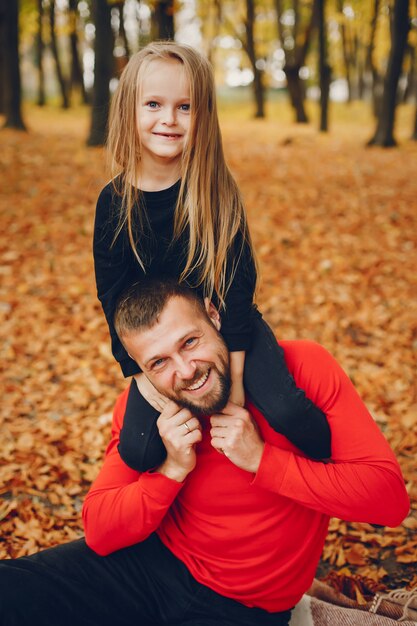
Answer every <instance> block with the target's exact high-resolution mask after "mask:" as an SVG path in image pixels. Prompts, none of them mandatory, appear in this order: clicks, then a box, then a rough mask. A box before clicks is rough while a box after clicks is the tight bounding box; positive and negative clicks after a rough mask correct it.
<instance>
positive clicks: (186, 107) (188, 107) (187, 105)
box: [179, 104, 190, 111]
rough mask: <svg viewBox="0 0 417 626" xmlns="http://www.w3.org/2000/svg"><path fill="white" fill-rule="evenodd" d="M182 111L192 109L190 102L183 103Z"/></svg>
mask: <svg viewBox="0 0 417 626" xmlns="http://www.w3.org/2000/svg"><path fill="white" fill-rule="evenodd" d="M179 108H180V109H181V111H189V110H190V105H189V104H181V105H180V107H179Z"/></svg>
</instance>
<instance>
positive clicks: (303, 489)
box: [253, 341, 409, 526]
mask: <svg viewBox="0 0 417 626" xmlns="http://www.w3.org/2000/svg"><path fill="white" fill-rule="evenodd" d="M281 345H282V347H283V348H284V351H285V358H286V360H287V363H288V366H289V369H290V371H291V372H292V374H293V376H294V378H295V381H296V383H297V385H299V386H300V387H302V388H303V389H305V391H306V393H307V395H308V396H309V397H310V398H311V399H312V400H313V402H315V403H316V405H317V406H319V407H320V408H321V409H322V410H323V411H324V412H325V413H326V415H327V417H328V420H329V424H330V428H331V432H332V460H333V462H332V463H328V464H324V463H317V462H315V461H311V460H310V459H307V458H304V457H302V456H298V455H297V454H294V453H293V452H291V451H289V450H283V449H281V448H279V447H277V446H274V445H271V444H269V443H266V444H265V448H264V451H263V455H262V459H261V462H260V465H259V468H258V471H257V473H256V476H255V478H254V481H253V485H254V486H257V487H261V488H264V489H269V490H271V491H275V492H276V493H279V494H280V495H283V496H286V497H288V498H291V499H293V500H296V501H297V502H299V503H301V504H303V505H305V506H307V507H310V508H312V509H315V510H317V511H320V512H322V513H325V514H326V515H330V516H334V517H339V518H342V519H345V520H348V521H358V522H369V523H373V524H381V525H387V526H397V525H398V524H400V523H401V522H402V520H403V519H404V517H405V516H406V515H407V513H408V510H409V499H408V495H407V492H406V489H405V485H404V479H403V477H402V474H401V470H400V468H399V465H398V462H397V460H396V458H395V456H394V453H393V452H392V450H391V448H390V446H389V445H388V443H387V441H386V440H385V438H384V436H383V435H382V433H381V432H380V430H379V428H378V426H377V425H376V423H375V422H374V420H373V419H372V417H371V415H370V414H369V411H368V410H367V408H366V407H365V405H364V403H363V402H362V400H361V398H360V397H359V395H358V393H357V392H356V390H355V388H354V386H353V384H352V383H351V381H350V380H349V378H348V376H347V375H346V374H345V373H344V371H343V370H342V368H341V367H340V366H339V365H338V363H337V362H336V360H335V359H334V358H333V357H332V356H331V355H330V354H329V353H328V352H327V351H326V350H325V349H324V348H323V347H321V346H320V345H318V344H315V343H313V342H304V341H298V342H297V341H295V342H283V343H282V344H281Z"/></svg>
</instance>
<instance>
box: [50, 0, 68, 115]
mask: <svg viewBox="0 0 417 626" xmlns="http://www.w3.org/2000/svg"><path fill="white" fill-rule="evenodd" d="M49 26H50V31H51V50H52V55H53V57H54V59H55V69H56V77H57V80H58V85H59V88H60V91H61V96H62V107H63V108H64V109H68V107H69V97H68V85H67V81H66V80H65V78H64V74H63V72H62V65H61V59H60V56H59V51H58V41H57V37H56V31H55V0H50V5H49Z"/></svg>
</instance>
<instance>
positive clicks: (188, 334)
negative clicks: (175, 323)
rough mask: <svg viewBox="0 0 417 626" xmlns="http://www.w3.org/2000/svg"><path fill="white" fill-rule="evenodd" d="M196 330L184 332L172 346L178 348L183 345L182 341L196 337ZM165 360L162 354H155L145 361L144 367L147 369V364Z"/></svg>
mask: <svg viewBox="0 0 417 626" xmlns="http://www.w3.org/2000/svg"><path fill="white" fill-rule="evenodd" d="M198 332H199V331H198V330H197V329H196V328H192V329H191V330H189V331H188V332H186V333H185V334H184V335H182V337H178V339H177V341H176V342H175V343H174V344H173V345H174V346H178V345H181V344H182V343H184V341H185V340H186V339H188V338H189V337H190V335H191V336H193V335H197V334H198ZM163 358H165V357H164V355H163V354H155V355H154V356H152V357H150V358H149V359H148V360H147V361H145V364H144V365H145V367H148V366H149V364H151V363H152V362H153V361H158V359H163Z"/></svg>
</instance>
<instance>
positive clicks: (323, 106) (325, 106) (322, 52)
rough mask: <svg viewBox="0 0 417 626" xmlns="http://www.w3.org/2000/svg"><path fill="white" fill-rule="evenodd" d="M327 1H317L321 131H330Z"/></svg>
mask: <svg viewBox="0 0 417 626" xmlns="http://www.w3.org/2000/svg"><path fill="white" fill-rule="evenodd" d="M324 4H325V0H317V12H318V35H319V80H320V130H321V131H323V132H324V131H327V129H328V111H329V89H330V75H331V70H330V65H329V63H328V61H327V32H326V17H325V11H324Z"/></svg>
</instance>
